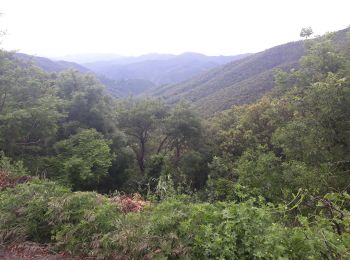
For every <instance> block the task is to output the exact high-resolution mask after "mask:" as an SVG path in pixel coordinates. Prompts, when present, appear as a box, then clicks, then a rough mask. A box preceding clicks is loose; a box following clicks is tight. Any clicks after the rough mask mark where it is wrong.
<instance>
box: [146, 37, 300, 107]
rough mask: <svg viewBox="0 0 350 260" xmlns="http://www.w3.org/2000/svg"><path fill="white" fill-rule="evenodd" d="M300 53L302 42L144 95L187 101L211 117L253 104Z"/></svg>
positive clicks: (292, 64)
mask: <svg viewBox="0 0 350 260" xmlns="http://www.w3.org/2000/svg"><path fill="white" fill-rule="evenodd" d="M303 53H304V47H303V43H302V42H301V41H300V42H291V43H287V44H284V45H280V46H277V47H274V48H271V49H268V50H265V51H263V52H260V53H257V54H253V55H251V56H248V57H246V58H244V59H241V60H238V61H234V62H231V63H229V64H226V65H224V66H220V67H218V68H216V69H213V70H211V71H209V72H207V73H204V74H201V75H199V76H197V77H195V78H193V79H191V80H188V81H185V82H182V83H179V84H176V85H171V86H163V87H159V88H156V89H154V90H152V91H150V92H148V93H147V94H148V95H152V96H158V97H162V98H164V99H165V100H166V101H167V102H169V103H174V102H177V101H179V100H180V99H186V100H189V101H191V102H193V103H194V104H195V106H196V107H197V108H198V109H199V110H200V111H205V113H206V114H212V113H214V112H216V111H220V110H223V109H226V108H229V107H231V106H232V105H233V104H242V103H246V102H251V101H254V100H256V99H257V98H258V97H260V96H261V95H263V94H264V93H265V92H267V91H268V90H270V89H271V88H272V86H273V75H274V72H275V70H276V69H278V68H280V69H290V68H292V67H294V66H296V65H297V63H298V60H299V59H300V57H301V56H302V55H303Z"/></svg>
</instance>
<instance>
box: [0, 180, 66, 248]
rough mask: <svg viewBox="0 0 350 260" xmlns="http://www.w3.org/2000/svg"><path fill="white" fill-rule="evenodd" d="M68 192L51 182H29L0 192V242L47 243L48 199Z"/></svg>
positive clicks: (48, 239)
mask: <svg viewBox="0 0 350 260" xmlns="http://www.w3.org/2000/svg"><path fill="white" fill-rule="evenodd" d="M68 192H69V190H68V189H66V188H63V187H61V186H58V185H57V184H55V183H54V182H50V181H43V180H33V181H32V182H30V183H26V184H20V185H17V186H15V187H14V188H10V189H7V190H4V191H1V192H0V219H1V221H0V240H1V241H2V242H14V241H23V240H25V239H28V240H32V241H37V242H48V241H50V236H51V227H50V225H49V221H48V219H47V218H46V216H45V214H46V212H47V210H48V203H49V200H50V199H51V198H54V197H57V198H60V197H61V196H63V195H64V194H67V193H68Z"/></svg>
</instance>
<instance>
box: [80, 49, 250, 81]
mask: <svg viewBox="0 0 350 260" xmlns="http://www.w3.org/2000/svg"><path fill="white" fill-rule="evenodd" d="M246 56H247V55H237V56H205V55H202V54H197V53H184V54H182V55H178V56H175V55H167V54H150V55H144V56H140V57H134V58H130V59H124V60H123V59H118V60H115V61H107V62H106V61H103V62H95V63H88V64H84V66H86V67H87V68H89V69H90V70H92V71H94V72H96V73H98V74H102V75H104V76H106V77H108V78H111V79H114V80H116V81H119V80H126V79H129V80H130V79H142V80H148V81H151V82H153V83H154V84H156V85H163V84H174V83H177V82H180V81H183V80H186V79H189V78H191V77H193V76H194V75H196V74H199V73H202V72H204V71H207V70H209V69H212V68H214V67H217V66H219V65H222V64H224V63H227V62H230V61H233V60H238V59H240V58H243V57H246Z"/></svg>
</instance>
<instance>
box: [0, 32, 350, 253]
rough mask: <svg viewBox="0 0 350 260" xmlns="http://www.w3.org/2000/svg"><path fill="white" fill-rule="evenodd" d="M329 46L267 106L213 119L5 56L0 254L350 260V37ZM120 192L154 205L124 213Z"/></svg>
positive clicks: (321, 46) (0, 99)
mask: <svg viewBox="0 0 350 260" xmlns="http://www.w3.org/2000/svg"><path fill="white" fill-rule="evenodd" d="M337 37H339V36H337V35H336V34H326V35H324V36H322V37H318V38H317V39H316V40H314V39H312V40H306V41H304V44H305V56H303V57H302V58H301V59H300V62H299V66H298V68H297V69H292V70H290V71H278V72H276V74H275V82H274V87H273V89H272V90H271V91H270V92H268V93H267V95H265V96H263V97H262V98H260V99H259V100H257V101H256V102H255V103H252V104H245V105H241V106H234V107H232V108H230V109H228V110H226V111H224V112H221V113H218V114H216V115H215V116H214V117H212V118H210V119H207V120H203V119H201V117H199V116H198V115H197V114H196V112H195V111H194V109H193V108H192V107H191V104H188V103H186V102H178V103H177V104H176V105H174V106H167V105H166V104H164V103H163V102H162V101H161V100H158V99H151V98H149V99H135V98H129V99H123V100H115V99H113V98H111V97H109V96H107V95H105V92H104V90H103V86H102V85H101V84H100V83H99V81H98V80H96V79H95V78H94V77H93V76H92V75H89V74H85V75H82V74H80V73H78V72H76V71H64V72H61V73H58V74H57V73H46V72H43V71H41V70H39V69H37V68H35V67H33V66H32V65H30V64H28V63H23V62H20V61H18V60H16V59H15V58H14V56H13V54H11V53H8V52H5V51H1V52H0V54H1V56H0V150H1V151H2V153H1V154H0V177H1V176H3V177H2V178H3V180H5V181H6V180H8V181H7V182H6V183H5V181H4V183H5V184H4V185H3V186H0V219H1V221H0V243H14V242H17V243H18V242H23V241H34V242H37V243H50V244H53V245H54V247H55V249H56V250H66V251H70V252H72V253H73V254H84V255H90V256H96V257H101V258H108V257H110V258H116V259H118V258H130V259H140V258H145V259H149V258H163V259H164V258H188V259H193V258H195V259H212V258H218V259H257V258H262V259H347V258H349V257H350V255H349V254H350V196H349V189H350V185H349V184H350V176H349V172H350V135H349V133H350V121H349V118H350V109H349V108H350V57H349V54H350V53H349V52H348V50H349V46H350V43H349V41H350V39H349V41H345V40H344V42H343V44H342V45H339V44H335V43H334V42H335V40H336V39H338V38H337ZM349 37H350V36H349ZM337 41H339V39H338V40H337ZM344 46H345V47H344ZM208 105H210V104H208ZM28 174H31V175H34V176H36V177H35V178H26V179H25V180H23V182H24V183H22V182H21V181H17V182H16V181H11V180H18V179H16V178H18V176H23V175H28ZM0 179H1V178H0ZM9 184H10V185H9ZM97 192H99V193H97ZM118 192H126V193H135V192H137V193H140V194H141V195H142V196H144V197H145V198H146V199H147V200H148V201H149V202H148V203H144V204H142V205H143V206H145V208H143V206H142V207H140V206H139V205H137V206H135V207H136V208H137V210H134V212H129V210H126V208H127V207H125V205H124V206H123V203H129V202H127V201H130V198H129V197H127V196H125V195H122V196H119V195H118V196H119V197H118V199H113V197H112V196H115V194H116V193H118ZM102 194H104V195H102ZM123 196H124V197H123ZM111 197H112V198H111ZM136 197H138V198H139V195H137V196H136ZM123 198H124V200H123ZM130 203H131V202H130ZM133 207H134V206H133ZM141 209H143V210H141Z"/></svg>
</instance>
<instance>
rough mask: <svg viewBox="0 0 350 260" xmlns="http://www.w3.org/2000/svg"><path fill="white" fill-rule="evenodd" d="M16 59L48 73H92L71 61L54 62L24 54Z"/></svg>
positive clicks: (17, 55) (16, 55)
mask: <svg viewBox="0 0 350 260" xmlns="http://www.w3.org/2000/svg"><path fill="white" fill-rule="evenodd" d="M15 57H17V58H18V59H21V60H24V61H28V62H32V63H34V64H35V65H36V66H38V67H39V68H41V69H43V70H45V71H48V72H60V71H63V70H67V69H75V70H78V71H80V72H82V73H87V72H91V71H90V70H89V69H87V68H85V67H84V66H82V65H80V64H77V63H74V62H69V61H63V60H59V61H53V60H51V59H48V58H45V57H39V56H32V55H28V54H24V53H16V54H15Z"/></svg>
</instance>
